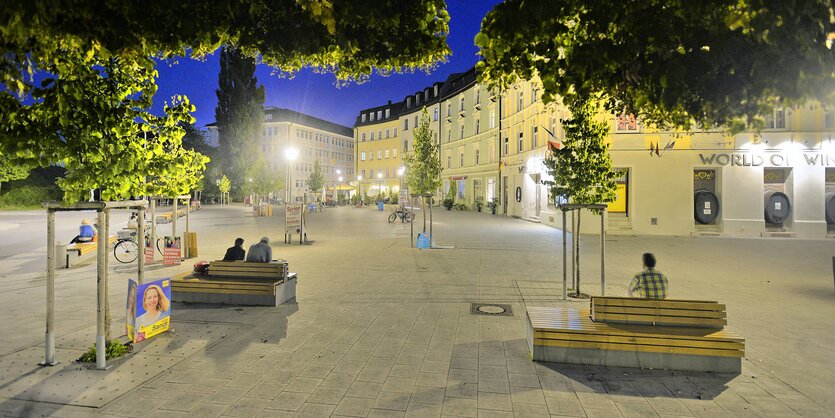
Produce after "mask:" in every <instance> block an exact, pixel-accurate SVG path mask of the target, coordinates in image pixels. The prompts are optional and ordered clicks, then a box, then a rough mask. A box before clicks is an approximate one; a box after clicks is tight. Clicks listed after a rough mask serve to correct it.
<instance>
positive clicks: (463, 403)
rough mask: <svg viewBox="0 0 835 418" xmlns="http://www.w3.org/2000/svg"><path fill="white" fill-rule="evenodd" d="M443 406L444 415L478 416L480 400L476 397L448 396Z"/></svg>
mask: <svg viewBox="0 0 835 418" xmlns="http://www.w3.org/2000/svg"><path fill="white" fill-rule="evenodd" d="M443 407H444V409H443V414H444V415H454V416H459V417H475V416H478V401H477V400H475V399H464V398H452V397H446V398H444V404H443Z"/></svg>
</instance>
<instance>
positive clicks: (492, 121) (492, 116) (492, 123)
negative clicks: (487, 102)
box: [490, 110, 496, 129]
mask: <svg viewBox="0 0 835 418" xmlns="http://www.w3.org/2000/svg"><path fill="white" fill-rule="evenodd" d="M495 127H496V111H495V110H491V111H490V129H493V128H495Z"/></svg>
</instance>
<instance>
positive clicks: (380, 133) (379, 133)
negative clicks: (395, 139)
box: [377, 129, 383, 139]
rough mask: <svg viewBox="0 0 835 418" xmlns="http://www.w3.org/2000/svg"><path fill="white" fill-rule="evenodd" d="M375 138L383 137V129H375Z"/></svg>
mask: <svg viewBox="0 0 835 418" xmlns="http://www.w3.org/2000/svg"><path fill="white" fill-rule="evenodd" d="M377 139H383V130H382V129H380V130H379V131H377Z"/></svg>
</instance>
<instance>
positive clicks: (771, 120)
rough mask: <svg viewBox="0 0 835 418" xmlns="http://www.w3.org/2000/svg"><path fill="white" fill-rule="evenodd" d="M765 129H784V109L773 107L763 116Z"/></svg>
mask: <svg viewBox="0 0 835 418" xmlns="http://www.w3.org/2000/svg"><path fill="white" fill-rule="evenodd" d="M765 129H786V112H785V110H784V109H774V111H773V112H772V113H771V115H766V117H765Z"/></svg>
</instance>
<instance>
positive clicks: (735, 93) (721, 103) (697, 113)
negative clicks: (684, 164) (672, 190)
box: [475, 0, 835, 130]
mask: <svg viewBox="0 0 835 418" xmlns="http://www.w3.org/2000/svg"><path fill="white" fill-rule="evenodd" d="M831 16H832V2H831V1H830V0H799V1H783V0H757V1H754V0H704V1H672V0H663V1H652V2H647V1H637V0H630V1H626V2H623V1H620V2H614V1H595V2H587V1H580V0H569V1H559V2H554V1H522V0H507V1H504V2H502V3H500V4H499V5H497V6H496V7H495V8H494V9H493V10H492V11H491V12H490V13H488V14H487V16H486V17H485V18H484V20H483V21H482V24H481V32H480V33H479V34H478V35H477V36H476V38H475V42H476V44H477V45H478V46H479V47H480V48H481V54H482V55H483V57H484V60H483V61H482V62H480V63H479V64H478V70H479V72H480V79H481V81H483V82H487V83H489V84H499V85H505V84H507V83H512V82H513V81H514V80H516V79H517V78H523V79H531V78H532V77H533V76H535V75H537V76H539V77H540V79H541V80H542V84H543V93H542V94H543V99H544V100H545V101H546V102H547V101H550V100H555V99H557V98H559V97H569V96H575V95H576V96H580V97H587V98H588V97H593V96H596V95H598V94H602V95H603V96H602V97H603V99H604V106H605V108H606V110H608V111H609V112H611V113H616V114H620V113H621V112H626V113H631V114H635V115H637V116H638V117H639V118H640V119H642V120H643V121H644V122H645V123H649V124H654V125H656V126H658V127H667V128H669V127H678V128H683V129H687V130H689V129H691V128H692V123H693V121H694V120H695V121H696V122H698V123H700V124H702V125H703V126H712V125H716V124H718V125H724V126H728V127H732V128H734V130H739V129H742V127H744V126H745V125H753V126H755V127H757V126H761V125H762V118H761V116H760V115H765V114H769V113H770V110H771V108H772V106H774V105H776V104H778V103H782V104H787V105H791V104H795V103H798V102H802V101H803V100H806V99H815V100H819V101H821V102H823V103H830V102H832V99H833V98H835V71H833V68H835V50H833V49H831V47H830V44H828V43H827V37H828V36H829V34H831V33H833V32H834V31H835V23H833V22H834V21H833V19H832V18H831ZM520 22H525V23H524V24H520ZM829 42H831V40H830V41H829Z"/></svg>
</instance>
